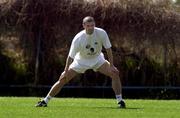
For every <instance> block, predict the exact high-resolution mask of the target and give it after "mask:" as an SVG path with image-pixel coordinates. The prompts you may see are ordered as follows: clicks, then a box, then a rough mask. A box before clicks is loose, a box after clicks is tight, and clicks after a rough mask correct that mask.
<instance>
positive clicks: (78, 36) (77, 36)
mask: <svg viewBox="0 0 180 118" xmlns="http://www.w3.org/2000/svg"><path fill="white" fill-rule="evenodd" d="M84 34H85V31H84V30H82V31H80V32H79V33H77V34H76V36H75V37H74V39H79V38H80V37H82V36H84Z"/></svg>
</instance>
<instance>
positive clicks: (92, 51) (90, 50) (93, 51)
mask: <svg viewBox="0 0 180 118" xmlns="http://www.w3.org/2000/svg"><path fill="white" fill-rule="evenodd" d="M96 45H98V42H95V43H94V46H91V45H90V44H87V45H86V49H87V50H88V53H87V55H95V54H96V53H97V51H96V49H95V47H96Z"/></svg>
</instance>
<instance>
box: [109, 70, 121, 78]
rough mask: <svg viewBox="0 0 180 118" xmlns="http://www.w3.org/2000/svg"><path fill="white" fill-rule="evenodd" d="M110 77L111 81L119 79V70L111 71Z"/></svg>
mask: <svg viewBox="0 0 180 118" xmlns="http://www.w3.org/2000/svg"><path fill="white" fill-rule="evenodd" d="M110 77H111V78H112V79H116V78H119V70H116V71H113V72H111V73H110Z"/></svg>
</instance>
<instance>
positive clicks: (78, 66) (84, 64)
mask: <svg viewBox="0 0 180 118" xmlns="http://www.w3.org/2000/svg"><path fill="white" fill-rule="evenodd" d="M105 62H106V60H105V58H104V55H103V54H100V55H99V56H98V57H96V58H93V59H78V60H77V59H74V61H73V62H72V64H71V65H70V66H69V68H71V69H73V70H74V71H76V72H77V73H84V72H85V71H86V70H88V69H92V70H93V71H95V72H96V71H97V69H99V67H101V66H102V65H103V64H104V63H105Z"/></svg>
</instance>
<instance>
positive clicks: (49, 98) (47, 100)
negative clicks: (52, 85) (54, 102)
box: [44, 95, 52, 103]
mask: <svg viewBox="0 0 180 118" xmlns="http://www.w3.org/2000/svg"><path fill="white" fill-rule="evenodd" d="M51 99H52V97H51V96H50V95H47V96H46V97H45V98H44V102H45V103H48V102H49V100H51Z"/></svg>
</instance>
